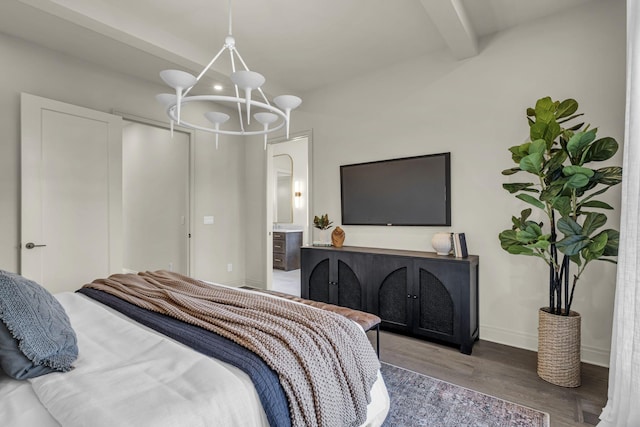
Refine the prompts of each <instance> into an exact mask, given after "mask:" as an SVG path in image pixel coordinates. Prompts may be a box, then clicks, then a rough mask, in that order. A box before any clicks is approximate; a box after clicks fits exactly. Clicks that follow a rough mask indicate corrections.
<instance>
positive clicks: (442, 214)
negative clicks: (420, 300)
mask: <svg viewBox="0 0 640 427" xmlns="http://www.w3.org/2000/svg"><path fill="white" fill-rule="evenodd" d="M450 169H451V153H440V154H430V155H426V156H417V157H405V158H401V159H392V160H383V161H378V162H369V163H359V164H354V165H343V166H340V188H341V196H342V224H343V225H434V226H435V225H439V226H442V225H451V189H450V187H451V186H450V182H451V173H450Z"/></svg>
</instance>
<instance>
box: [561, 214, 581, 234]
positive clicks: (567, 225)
mask: <svg viewBox="0 0 640 427" xmlns="http://www.w3.org/2000/svg"><path fill="white" fill-rule="evenodd" d="M557 228H558V230H559V231H561V232H562V233H563V234H564V235H565V236H573V235H580V236H581V235H582V227H581V226H580V224H578V223H577V222H575V221H574V220H573V219H572V218H570V217H562V218H560V219H559V220H558V223H557Z"/></svg>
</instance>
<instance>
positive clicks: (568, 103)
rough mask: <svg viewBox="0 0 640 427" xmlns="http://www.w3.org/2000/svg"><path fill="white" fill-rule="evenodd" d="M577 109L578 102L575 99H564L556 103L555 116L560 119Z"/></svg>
mask: <svg viewBox="0 0 640 427" xmlns="http://www.w3.org/2000/svg"><path fill="white" fill-rule="evenodd" d="M576 111H578V103H577V102H576V100H575V99H571V98H569V99H565V100H564V101H562V102H561V103H560V104H559V105H558V110H557V111H556V118H558V119H562V118H564V117H568V116H570V115H572V114H573V113H575V112H576Z"/></svg>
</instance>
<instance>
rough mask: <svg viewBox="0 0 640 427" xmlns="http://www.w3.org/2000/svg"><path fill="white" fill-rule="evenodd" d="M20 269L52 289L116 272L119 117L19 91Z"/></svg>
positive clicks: (119, 197) (119, 199)
mask: <svg viewBox="0 0 640 427" xmlns="http://www.w3.org/2000/svg"><path fill="white" fill-rule="evenodd" d="M21 132H22V135H21V140H22V141H21V144H22V145H21V148H22V224H21V241H22V244H21V274H22V275H24V276H26V277H28V278H30V279H32V280H35V281H37V282H38V283H40V284H42V285H43V286H44V287H46V288H47V289H49V290H50V291H51V292H61V291H68V290H76V289H78V288H80V287H81V286H82V285H83V284H85V283H89V282H90V281H92V280H93V279H95V278H98V277H106V276H108V275H109V274H112V273H119V272H122V119H121V118H120V117H118V116H114V115H111V114H107V113H102V112H99V111H94V110H90V109H87V108H82V107H78V106H75V105H71V104H65V103H62V102H58V101H53V100H50V99H46V98H41V97H37V96H34V95H29V94H24V93H23V94H22V96H21Z"/></svg>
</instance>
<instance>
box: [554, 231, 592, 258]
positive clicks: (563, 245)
mask: <svg viewBox="0 0 640 427" xmlns="http://www.w3.org/2000/svg"><path fill="white" fill-rule="evenodd" d="M588 244H589V239H588V238H587V237H586V236H582V235H579V234H574V235H571V236H567V237H565V238H564V239H562V240H560V241H559V242H557V243H556V248H558V250H559V251H560V252H562V253H563V254H565V255H569V256H572V255H576V254H578V253H580V251H581V250H582V249H584V248H585V247H586V246H587V245H588Z"/></svg>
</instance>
